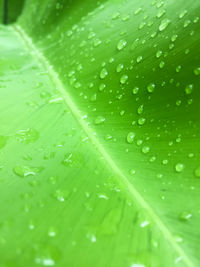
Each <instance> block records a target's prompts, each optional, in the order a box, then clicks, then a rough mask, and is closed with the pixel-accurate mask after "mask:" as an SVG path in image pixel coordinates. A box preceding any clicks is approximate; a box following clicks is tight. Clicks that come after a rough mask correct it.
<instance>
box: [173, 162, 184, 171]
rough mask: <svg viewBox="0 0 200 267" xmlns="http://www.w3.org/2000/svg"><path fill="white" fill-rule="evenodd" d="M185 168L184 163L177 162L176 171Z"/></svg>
mask: <svg viewBox="0 0 200 267" xmlns="http://www.w3.org/2000/svg"><path fill="white" fill-rule="evenodd" d="M184 168H185V166H184V164H183V163H177V164H176V165H175V171H176V172H182V171H183V170H184Z"/></svg>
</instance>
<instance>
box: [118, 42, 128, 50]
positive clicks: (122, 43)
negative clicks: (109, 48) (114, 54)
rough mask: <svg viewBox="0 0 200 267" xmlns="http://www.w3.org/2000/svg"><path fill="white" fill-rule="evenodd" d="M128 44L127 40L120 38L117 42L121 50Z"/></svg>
mask: <svg viewBox="0 0 200 267" xmlns="http://www.w3.org/2000/svg"><path fill="white" fill-rule="evenodd" d="M126 45H127V42H126V40H120V41H119V42H118V44H117V49H118V50H119V51H120V50H122V49H123V48H124V47H125V46H126Z"/></svg>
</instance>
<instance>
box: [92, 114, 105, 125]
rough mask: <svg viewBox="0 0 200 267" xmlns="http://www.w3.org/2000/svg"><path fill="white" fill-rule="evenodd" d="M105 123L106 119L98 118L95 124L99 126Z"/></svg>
mask: <svg viewBox="0 0 200 267" xmlns="http://www.w3.org/2000/svg"><path fill="white" fill-rule="evenodd" d="M104 121H105V118H104V117H103V116H97V117H96V118H95V120H94V124H96V125H99V124H102V123H104Z"/></svg>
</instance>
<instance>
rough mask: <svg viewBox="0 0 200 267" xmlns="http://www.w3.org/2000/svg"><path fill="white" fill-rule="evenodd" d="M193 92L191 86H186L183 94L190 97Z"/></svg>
mask: <svg viewBox="0 0 200 267" xmlns="http://www.w3.org/2000/svg"><path fill="white" fill-rule="evenodd" d="M192 91H193V84H188V85H187V86H186V87H185V93H186V95H190V94H191V93H192Z"/></svg>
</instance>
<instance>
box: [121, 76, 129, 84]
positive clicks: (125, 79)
mask: <svg viewBox="0 0 200 267" xmlns="http://www.w3.org/2000/svg"><path fill="white" fill-rule="evenodd" d="M127 81H128V75H127V74H123V75H122V76H121V78H120V83H121V84H125V83H126V82H127Z"/></svg>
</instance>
